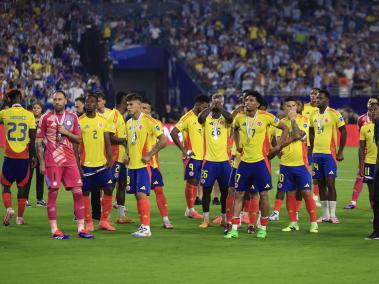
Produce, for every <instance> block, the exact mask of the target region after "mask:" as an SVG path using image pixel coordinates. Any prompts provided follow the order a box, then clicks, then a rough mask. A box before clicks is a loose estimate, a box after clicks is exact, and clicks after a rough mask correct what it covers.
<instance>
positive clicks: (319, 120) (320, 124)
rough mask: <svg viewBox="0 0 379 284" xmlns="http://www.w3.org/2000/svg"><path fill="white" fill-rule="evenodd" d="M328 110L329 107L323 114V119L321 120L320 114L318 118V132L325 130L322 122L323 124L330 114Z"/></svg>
mask: <svg viewBox="0 0 379 284" xmlns="http://www.w3.org/2000/svg"><path fill="white" fill-rule="evenodd" d="M328 109H329V107H328V106H327V107H326V109H325V110H324V113H323V114H322V117H321V118H320V112H319V113H318V117H317V127H318V130H319V131H322V128H323V126H322V122H323V121H324V119H325V116H326V114H327V112H328Z"/></svg>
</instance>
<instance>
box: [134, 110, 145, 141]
mask: <svg viewBox="0 0 379 284" xmlns="http://www.w3.org/2000/svg"><path fill="white" fill-rule="evenodd" d="M142 116H143V112H141V113H140V114H139V117H138V119H137V122H136V123H134V120H135V119H134V118H132V144H133V145H134V144H136V141H137V129H138V125H139V123H140V121H141V118H142Z"/></svg>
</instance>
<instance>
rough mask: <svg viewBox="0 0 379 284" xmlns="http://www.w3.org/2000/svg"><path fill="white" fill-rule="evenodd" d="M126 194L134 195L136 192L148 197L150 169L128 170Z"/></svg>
mask: <svg viewBox="0 0 379 284" xmlns="http://www.w3.org/2000/svg"><path fill="white" fill-rule="evenodd" d="M126 181H127V186H126V192H127V193H129V194H136V193H138V192H142V193H145V194H146V195H150V188H151V172H150V167H148V168H147V167H146V168H141V169H128V177H127V179H126Z"/></svg>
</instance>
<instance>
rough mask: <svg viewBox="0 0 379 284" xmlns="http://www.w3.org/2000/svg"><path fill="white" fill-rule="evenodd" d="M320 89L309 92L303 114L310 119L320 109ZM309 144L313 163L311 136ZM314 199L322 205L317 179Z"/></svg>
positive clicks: (310, 159)
mask: <svg viewBox="0 0 379 284" xmlns="http://www.w3.org/2000/svg"><path fill="white" fill-rule="evenodd" d="M319 91H320V89H318V88H312V89H311V92H310V93H309V99H310V101H309V103H306V104H304V106H303V111H302V115H303V116H305V117H307V118H308V119H309V120H310V119H311V116H312V114H313V113H314V112H315V111H318V107H317V104H316V100H317V96H318V94H319ZM307 144H308V163H309V165H312V152H311V143H310V141H309V136H308V137H307ZM313 194H314V195H313V199H314V200H315V201H316V206H317V207H321V204H320V201H319V188H318V184H317V180H313Z"/></svg>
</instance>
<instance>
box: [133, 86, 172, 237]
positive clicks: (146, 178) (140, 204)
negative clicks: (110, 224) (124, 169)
mask: <svg viewBox="0 0 379 284" xmlns="http://www.w3.org/2000/svg"><path fill="white" fill-rule="evenodd" d="M126 101H127V109H128V113H129V115H130V116H131V118H130V119H129V120H128V121H127V122H126V137H127V141H128V156H127V159H128V160H129V164H128V177H127V184H128V185H127V192H128V193H130V194H135V196H136V199H137V208H138V214H139V216H140V223H141V226H140V227H139V229H138V231H136V232H134V233H133V234H132V235H133V236H134V237H136V238H144V237H150V236H151V231H150V203H149V199H148V198H147V197H148V195H150V188H151V163H152V159H153V157H154V156H155V155H156V154H157V153H158V152H159V151H160V150H161V149H163V148H164V147H165V146H166V137H165V136H164V134H163V129H162V126H161V125H160V124H159V123H157V121H156V120H155V119H153V118H152V117H150V116H148V115H146V114H144V113H143V111H142V105H141V103H142V97H141V96H140V95H139V94H137V93H130V94H128V96H127V97H126ZM152 136H154V137H156V138H157V142H156V143H155V144H154V146H150V143H151V140H152V138H151V137H152Z"/></svg>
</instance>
